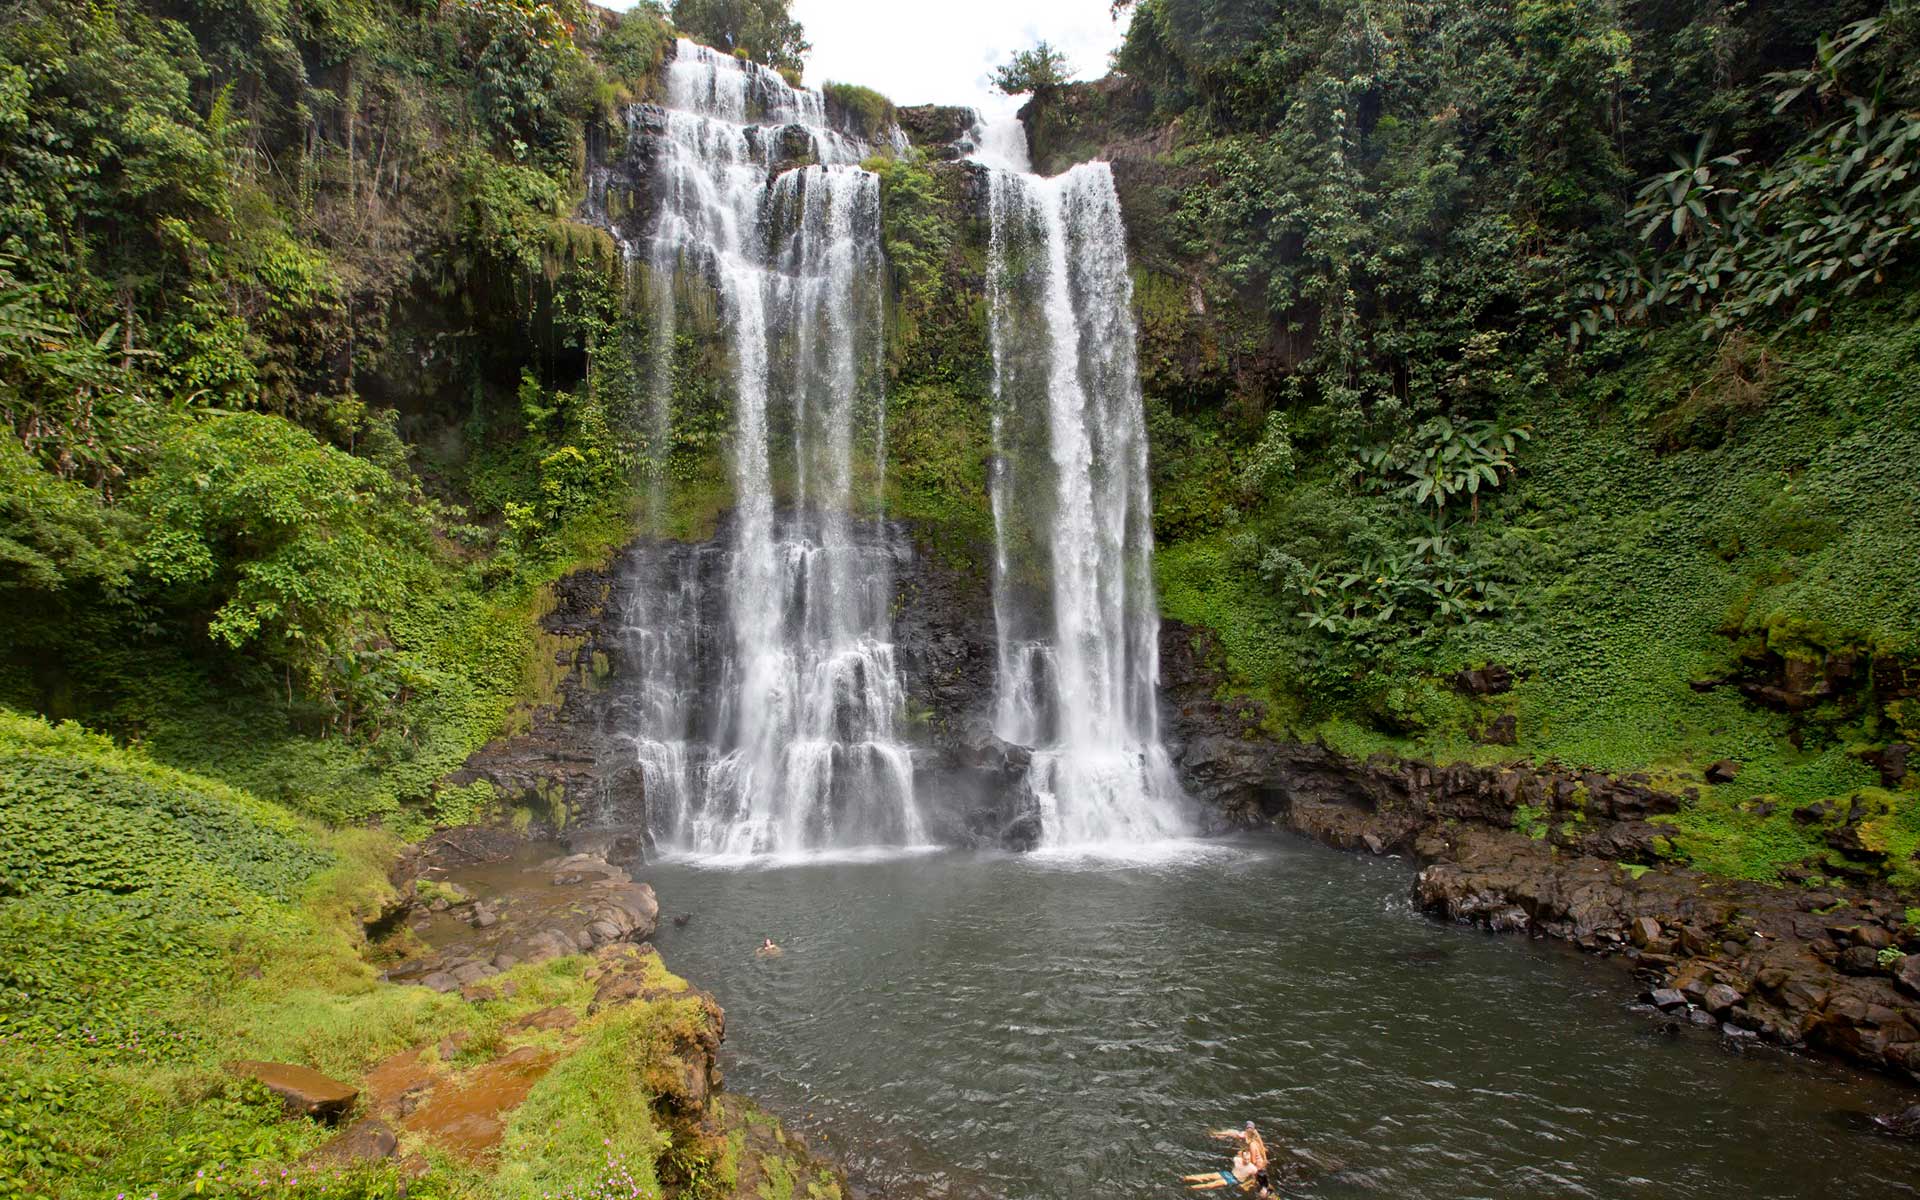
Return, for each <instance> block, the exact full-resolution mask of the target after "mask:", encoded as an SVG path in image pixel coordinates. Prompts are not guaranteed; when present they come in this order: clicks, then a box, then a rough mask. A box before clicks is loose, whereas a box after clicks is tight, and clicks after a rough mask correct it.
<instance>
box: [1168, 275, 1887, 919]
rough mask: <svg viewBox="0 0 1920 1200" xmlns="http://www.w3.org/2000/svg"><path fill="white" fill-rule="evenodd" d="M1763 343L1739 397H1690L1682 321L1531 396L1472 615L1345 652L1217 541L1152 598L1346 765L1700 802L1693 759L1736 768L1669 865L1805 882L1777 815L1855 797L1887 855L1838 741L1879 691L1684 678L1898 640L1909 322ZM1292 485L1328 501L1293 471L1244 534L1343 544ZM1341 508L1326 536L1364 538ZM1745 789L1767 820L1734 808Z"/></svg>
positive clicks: (1248, 562)
mask: <svg viewBox="0 0 1920 1200" xmlns="http://www.w3.org/2000/svg"><path fill="white" fill-rule="evenodd" d="M1768 354H1769V355H1770V356H1771V358H1770V360H1769V361H1770V364H1771V365H1770V368H1769V369H1770V371H1771V372H1772V373H1771V375H1770V378H1769V382H1768V386H1767V389H1766V392H1765V395H1764V397H1763V398H1761V399H1757V400H1756V399H1754V397H1753V396H1752V395H1751V394H1750V393H1749V392H1742V393H1739V395H1738V397H1737V399H1729V400H1725V401H1715V400H1714V399H1713V397H1714V396H1715V395H1716V388H1720V387H1721V385H1722V383H1723V382H1724V381H1722V380H1720V378H1719V374H1718V373H1719V372H1722V371H1723V370H1724V369H1725V363H1724V362H1723V361H1721V359H1720V358H1717V357H1716V352H1715V350H1714V348H1713V347H1711V346H1703V345H1702V344H1701V343H1700V342H1699V341H1698V340H1697V338H1696V337H1695V334H1694V333H1693V331H1690V330H1689V331H1681V332H1677V333H1675V334H1672V335H1669V336H1668V337H1666V338H1665V339H1663V340H1662V341H1661V342H1660V343H1658V344H1657V345H1656V347H1655V348H1654V350H1653V352H1651V353H1646V354H1636V355H1634V356H1633V357H1632V359H1631V365H1629V366H1627V367H1624V368H1621V369H1619V370H1615V371H1612V372H1609V373H1602V374H1600V375H1597V376H1596V377H1594V378H1592V379H1591V380H1589V381H1588V382H1587V383H1585V384H1584V385H1582V386H1581V387H1580V388H1579V389H1578V391H1576V392H1575V393H1573V394H1571V395H1567V396H1551V397H1546V398H1543V399H1539V400H1536V401H1534V402H1531V406H1530V407H1529V409H1528V411H1526V412H1525V413H1524V414H1522V415H1523V416H1524V417H1525V419H1526V420H1527V421H1528V422H1529V423H1530V424H1531V426H1532V431H1533V437H1532V441H1531V442H1530V443H1529V444H1528V446H1527V447H1526V449H1525V451H1524V455H1523V458H1522V462H1523V470H1522V472H1521V474H1520V475H1519V476H1518V477H1517V478H1516V479H1515V480H1514V481H1513V483H1512V484H1511V485H1510V487H1509V489H1508V491H1507V494H1506V495H1504V496H1503V497H1501V498H1500V500H1499V501H1498V502H1497V504H1493V505H1490V506H1489V509H1488V512H1487V514H1486V516H1485V518H1484V519H1483V523H1482V524H1481V525H1480V526H1479V527H1477V528H1475V529H1474V530H1473V531H1472V532H1471V534H1470V548H1469V553H1470V555H1471V558H1472V560H1473V563H1474V568H1475V569H1476V570H1479V571H1482V572H1484V573H1486V574H1487V575H1488V576H1490V577H1493V578H1498V579H1501V580H1505V581H1508V583H1507V590H1508V596H1509V600H1508V602H1507V603H1506V604H1505V605H1504V606H1503V607H1502V608H1501V609H1500V610H1498V611H1496V612H1495V613H1494V614H1492V615H1490V616H1487V617H1485V618H1483V619H1480V620H1478V621H1474V622H1471V623H1467V624H1453V625H1423V624H1422V623H1420V622H1403V623H1402V624H1400V625H1398V626H1396V627H1393V628H1389V629H1386V630H1384V631H1383V632H1382V633H1381V634H1380V636H1379V637H1378V638H1377V639H1376V640H1375V641H1374V642H1372V643H1371V644H1370V646H1369V647H1368V648H1367V649H1366V650H1365V652H1364V653H1362V652H1359V651H1355V652H1353V653H1351V654H1345V655H1343V653H1342V652H1341V651H1339V650H1338V648H1337V647H1336V648H1333V649H1329V642H1330V639H1329V638H1327V637H1324V636H1321V635H1319V634H1316V633H1315V632H1313V631H1311V630H1309V629H1307V628H1306V627H1305V624H1304V622H1303V621H1302V620H1301V619H1300V618H1298V617H1296V616H1295V615H1294V613H1293V610H1294V609H1296V608H1299V607H1301V605H1300V604H1299V603H1298V602H1296V598H1295V597H1292V596H1291V595H1288V594H1285V593H1284V592H1283V590H1282V589H1280V588H1279V587H1277V586H1275V585H1274V584H1272V583H1269V582H1268V580H1267V579H1265V578H1263V577H1262V575H1261V572H1260V569H1259V564H1258V562H1257V561H1255V560H1253V559H1251V558H1250V557H1249V555H1247V554H1246V553H1244V552H1243V551H1241V550H1239V549H1238V548H1237V547H1236V545H1235V534H1234V531H1233V528H1232V527H1231V526H1229V527H1228V529H1227V530H1225V531H1216V532H1213V533H1200V534H1196V535H1193V536H1190V537H1187V538H1184V539H1182V540H1179V541H1175V542H1173V543H1172V544H1169V545H1166V546H1164V547H1163V548H1162V549H1161V551H1160V557H1159V567H1158V578H1159V582H1160V595H1161V602H1162V605H1163V608H1164V610H1165V611H1166V612H1167V613H1168V614H1169V615H1170V616H1172V617H1175V618H1178V619H1181V620H1184V621H1188V622H1192V623H1194V624H1199V625H1203V626H1206V627H1208V628H1210V629H1212V630H1214V631H1215V632H1216V633H1217V635H1218V643H1219V648H1220V653H1221V654H1222V656H1223V658H1224V663H1225V665H1226V666H1227V667H1228V670H1229V675H1230V677H1231V678H1232V679H1233V680H1234V681H1235V686H1236V687H1238V688H1241V689H1243V690H1245V691H1247V692H1250V693H1251V694H1253V695H1256V696H1259V697H1261V698H1263V699H1266V700H1268V701H1269V702H1270V704H1271V706H1272V710H1273V712H1274V713H1275V714H1276V716H1275V720H1276V722H1278V723H1281V724H1284V725H1285V726H1286V727H1287V728H1288V729H1289V730H1290V731H1291V732H1292V733H1293V734H1295V735H1297V736H1304V737H1318V738H1324V739H1325V740H1326V741H1327V742H1328V743H1329V744H1331V745H1333V746H1334V747H1335V748H1337V749H1340V750H1342V751H1344V752H1348V753H1353V754H1356V755H1366V754H1371V753H1375V752H1381V751H1385V752H1391V753H1398V754H1406V755H1416V756H1420V757H1424V758H1429V759H1434V760H1438V761H1472V762H1493V761H1510V760H1512V759H1515V758H1525V759H1530V760H1532V761H1535V762H1559V763H1563V764H1567V765H1576V766H1581V767H1590V768H1597V769H1601V770H1608V771H1616V772H1631V771H1651V772H1653V773H1654V774H1655V775H1657V776H1659V777H1661V778H1662V779H1663V780H1665V781H1668V782H1670V783H1671V784H1673V785H1674V786H1699V785H1700V772H1701V771H1702V769H1703V768H1704V767H1706V766H1707V765H1708V764H1710V763H1713V762H1715V761H1718V760H1720V759H1732V760H1734V761H1735V762H1737V763H1738V764H1740V767H1741V770H1740V772H1739V775H1738V777H1737V778H1736V779H1734V780H1733V781H1732V782H1730V783H1727V784H1723V785H1720V786H1718V787H1711V788H1707V787H1702V788H1701V794H1702V795H1703V797H1704V799H1703V800H1702V801H1701V802H1700V804H1699V805H1698V806H1697V807H1696V808H1695V809H1693V810H1691V811H1689V812H1687V813H1683V814H1682V815H1681V817H1680V818H1679V821H1678V825H1677V829H1676V834H1675V836H1674V837H1673V838H1672V839H1671V844H1672V851H1673V853H1674V855H1675V856H1676V857H1680V858H1684V859H1687V860H1689V861H1692V862H1694V863H1695V864H1696V865H1699V866H1701V867H1703V868H1705V869H1708V870H1712V871H1716V872H1719V873H1723V874H1730V875H1739V876H1743V877H1750V878H1765V879H1771V878H1777V877H1778V873H1779V870H1780V869H1781V868H1782V867H1786V866H1789V865H1793V864H1802V863H1804V864H1810V869H1812V870H1814V871H1816V872H1817V871H1819V870H1820V866H1819V864H1820V863H1822V862H1823V861H1825V859H1826V857H1827V856H1828V855H1829V854H1830V853H1831V851H1830V848H1829V846H1828V845H1827V843H1826V841H1825V840H1824V827H1822V826H1818V825H1813V826H1809V825H1806V824H1804V823H1800V824H1796V823H1795V822H1793V820H1792V818H1791V817H1790V816H1789V815H1787V814H1788V813H1789V812H1790V811H1791V810H1792V809H1793V808H1795V807H1801V806H1804V805H1805V804H1807V803H1809V802H1811V801H1816V800H1823V799H1824V800H1830V801H1834V802H1835V803H1836V804H1837V805H1838V806H1839V807H1841V808H1844V807H1845V806H1846V804H1847V803H1848V801H1849V798H1851V797H1854V796H1866V797H1872V796H1875V795H1879V796H1884V797H1885V801H1884V802H1885V804H1886V805H1887V806H1889V808H1890V812H1889V813H1888V814H1885V815H1883V816H1882V817H1881V818H1880V819H1879V821H1878V822H1877V823H1873V824H1872V825H1871V826H1870V827H1871V828H1874V829H1884V830H1885V831H1886V832H1885V833H1884V834H1883V835H1876V834H1872V833H1868V834H1864V835H1863V836H1866V837H1873V836H1884V837H1885V838H1887V839H1889V844H1890V845H1894V844H1895V843H1897V842H1898V839H1897V837H1896V831H1897V830H1901V829H1904V828H1905V824H1906V822H1908V821H1911V820H1914V819H1915V818H1914V817H1913V816H1912V815H1911V814H1912V813H1913V812H1914V810H1916V809H1920V798H1916V797H1915V795H1914V793H1913V791H1912V785H1911V784H1909V785H1908V787H1907V789H1906V790H1903V791H1900V792H1895V793H1876V792H1875V791H1873V787H1874V785H1876V784H1878V782H1879V779H1878V774H1877V771H1876V770H1875V769H1874V768H1872V767H1871V766H1869V765H1868V764H1867V763H1865V762H1863V761H1862V759H1861V758H1860V757H1859V754H1858V752H1859V751H1860V750H1862V749H1865V748H1867V747H1871V746H1874V745H1879V744H1884V743H1886V742H1888V741H1893V740H1898V739H1899V738H1901V737H1902V736H1904V735H1906V734H1907V733H1909V732H1910V731H1909V730H1907V728H1906V727H1905V725H1904V724H1902V723H1901V720H1902V719H1901V718H1900V716H1899V713H1900V712H1901V711H1902V710H1901V709H1900V707H1899V703H1898V702H1896V703H1894V704H1891V705H1884V706H1878V707H1876V704H1875V703H1874V702H1870V701H1869V702H1862V701H1860V700H1859V699H1857V698H1856V699H1854V700H1852V701H1851V702H1848V703H1845V704H1842V703H1836V702H1834V701H1826V702H1821V703H1819V704H1816V705H1815V706H1813V707H1811V708H1810V709H1808V710H1807V711H1805V712H1802V713H1799V714H1793V715H1789V714H1787V713H1782V712H1775V711H1769V710H1767V709H1764V708H1761V707H1758V706H1756V705H1755V704H1753V703H1752V702H1750V701H1749V700H1748V699H1746V698H1745V697H1744V696H1742V695H1741V694H1740V692H1739V691H1738V690H1737V689H1736V688H1734V687H1731V686H1722V687H1718V688H1714V689H1711V690H1704V691H1703V690H1698V689H1696V687H1695V686H1692V685H1694V684H1696V683H1698V682H1699V681H1703V680H1713V679H1720V678H1725V677H1727V676H1729V675H1735V674H1737V673H1738V672H1739V671H1740V670H1741V669H1742V665H1743V657H1744V660H1745V661H1752V660H1753V659H1754V658H1755V657H1756V656H1758V655H1761V654H1764V653H1768V652H1770V653H1772V654H1773V655H1776V656H1778V657H1780V658H1792V657H1796V656H1798V657H1812V658H1815V659H1816V660H1817V659H1818V658H1819V657H1820V656H1822V655H1826V654H1835V653H1842V654H1844V653H1852V654H1857V655H1860V656H1862V657H1863V659H1864V658H1866V657H1871V656H1874V655H1903V656H1909V657H1910V656H1912V655H1914V654H1915V652H1916V651H1920V642H1917V641H1916V638H1917V637H1920V573H1917V572H1916V571H1915V564H1914V557H1913V548H1914V547H1915V546H1917V545H1920V506H1916V505H1915V504H1913V503H1912V502H1911V498H1912V497H1913V496H1914V495H1915V494H1916V488H1917V487H1920V467H1917V466H1916V464H1920V393H1916V392H1915V391H1914V390H1913V389H1912V387H1911V384H1910V380H1911V378H1912V377H1913V373H1914V371H1915V370H1916V369H1920V323H1916V322H1915V321H1914V320H1913V318H1912V316H1911V314H1909V313H1905V312H1904V311H1903V310H1901V309H1900V307H1899V304H1898V303H1897V302H1888V303H1884V304H1881V305H1878V306H1871V307H1870V306H1856V308H1854V309H1853V310H1851V311H1850V312H1848V313H1847V314H1846V315H1845V316H1844V318H1843V319H1841V320H1840V321H1838V322H1837V323H1836V325H1835V326H1834V327H1833V328H1831V329H1829V330H1825V331H1822V332H1819V333H1809V334H1801V335H1797V336H1795V337H1793V338H1791V339H1788V340H1785V341H1783V342H1782V343H1781V344H1779V345H1776V346H1774V347H1771V348H1770V349H1769V350H1768ZM1722 357H1724V356H1722ZM1316 495H1322V496H1325V495H1332V496H1334V497H1335V498H1336V499H1337V497H1338V487H1337V485H1331V484H1330V483H1329V476H1328V474H1327V470H1326V464H1324V463H1322V464H1314V463H1311V462H1309V463H1307V464H1305V465H1304V466H1303V468H1302V472H1301V474H1300V475H1298V476H1297V477H1295V478H1294V479H1293V480H1292V481H1291V482H1289V483H1288V484H1287V485H1286V487H1285V488H1283V489H1282V491H1281V494H1280V496H1279V498H1278V500H1277V501H1276V502H1275V503H1274V505H1273V507H1272V509H1271V511H1270V514H1269V516H1268V518H1267V519H1269V520H1272V519H1276V518H1275V517H1274V516H1273V515H1272V514H1283V515H1284V514H1291V515H1292V517H1293V518H1295V520H1296V530H1297V529H1298V528H1301V527H1304V528H1306V529H1308V531H1309V533H1308V534H1301V535H1299V536H1301V537H1307V536H1310V535H1311V532H1312V531H1313V530H1314V529H1315V528H1317V526H1316V525H1315V522H1317V521H1319V522H1324V523H1325V524H1326V526H1327V527H1328V528H1330V529H1336V530H1337V529H1340V528H1341V526H1339V525H1338V524H1337V522H1336V520H1335V518H1334V517H1327V516H1324V514H1323V509H1325V508H1326V507H1328V506H1327V505H1325V504H1323V503H1322V502H1321V501H1320V500H1317V499H1316V498H1315V497H1316ZM1336 507H1337V506H1336ZM1360 507H1362V506H1361V505H1359V503H1358V502H1357V501H1356V502H1354V504H1353V506H1352V508H1351V509H1350V510H1348V511H1345V512H1339V513H1338V514H1337V516H1338V520H1343V521H1347V522H1349V524H1353V523H1358V522H1361V521H1363V520H1364V519H1365V518H1364V517H1363V516H1354V515H1353V513H1354V512H1356V511H1358V510H1359V508H1360ZM1296 544H1299V543H1298V541H1296ZM1487 663H1499V664H1503V665H1505V666H1507V667H1509V668H1511V669H1512V670H1513V671H1514V672H1515V674H1516V676H1517V677H1518V680H1517V683H1516V685H1515V687H1514V688H1513V690H1512V691H1511V692H1510V693H1508V694H1505V695H1500V696H1493V697H1488V698H1486V699H1482V700H1475V699H1472V698H1470V697H1467V696H1465V695H1462V694H1460V693H1459V692H1457V691H1456V690H1455V689H1454V688H1453V687H1452V685H1451V682H1450V676H1451V675H1452V674H1453V673H1455V672H1457V671H1460V670H1462V669H1465V668H1469V667H1476V666H1480V665H1483V664H1487ZM1855 695H1856V697H1857V696H1858V692H1856V693H1855ZM1882 712H1884V713H1885V715H1884V716H1883V715H1881V713H1882ZM1503 713H1510V714H1512V715H1513V716H1515V717H1516V719H1517V722H1518V732H1519V740H1518V744H1517V745H1515V746H1512V747H1506V746H1497V745H1486V744H1482V743H1480V742H1478V741H1476V740H1475V739H1474V733H1475V731H1476V730H1477V729H1479V728H1480V727H1482V726H1483V725H1484V724H1485V723H1486V722H1488V721H1490V720H1491V719H1492V718H1493V717H1494V716H1497V715H1499V714H1503ZM1862 789H1867V790H1866V791H1863V790H1862ZM1760 800H1765V801H1768V802H1770V803H1771V804H1772V805H1773V812H1772V815H1768V816H1758V815H1756V813H1757V812H1759V811H1760V808H1759V807H1758V806H1756V805H1755V804H1754V803H1752V802H1755V801H1760ZM1873 802H1874V803H1881V801H1879V800H1874V801H1873ZM1899 836H1904V835H1899ZM1898 844H1904V843H1898ZM1884 858H1885V862H1884V864H1883V870H1884V871H1885V873H1887V874H1889V875H1891V876H1892V878H1893V879H1894V880H1895V881H1896V882H1902V883H1912V882H1914V881H1913V880H1912V879H1911V878H1910V876H1911V874H1912V868H1911V864H1910V863H1909V862H1908V861H1907V858H1906V856H1905V855H1903V854H1900V853H1898V852H1897V846H1896V849H1894V850H1890V851H1889V852H1888V853H1887V854H1886V855H1885V856H1884Z"/></svg>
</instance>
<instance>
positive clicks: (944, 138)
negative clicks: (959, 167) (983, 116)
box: [894, 104, 974, 161]
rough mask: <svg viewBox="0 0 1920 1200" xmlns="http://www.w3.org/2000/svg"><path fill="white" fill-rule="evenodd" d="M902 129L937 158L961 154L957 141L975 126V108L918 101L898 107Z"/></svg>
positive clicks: (949, 159)
mask: <svg viewBox="0 0 1920 1200" xmlns="http://www.w3.org/2000/svg"><path fill="white" fill-rule="evenodd" d="M894 115H895V118H896V119H897V120H898V121H899V122H900V129H901V131H902V132H903V133H905V134H906V135H907V137H908V138H909V139H911V140H912V142H913V144H914V145H915V146H918V147H919V148H921V149H922V150H924V151H925V152H926V154H927V157H929V158H931V159H934V160H935V161H951V160H953V159H956V158H959V157H960V154H961V151H960V148H959V147H958V146H956V145H955V143H956V142H959V141H960V140H961V139H963V138H965V137H966V136H967V134H968V133H969V132H970V131H971V130H972V129H973V119H974V112H973V110H972V109H970V108H961V107H958V106H955V105H948V104H916V105H914V106H912V107H910V108H902V109H897V110H895V114H894Z"/></svg>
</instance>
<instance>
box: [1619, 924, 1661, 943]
mask: <svg viewBox="0 0 1920 1200" xmlns="http://www.w3.org/2000/svg"><path fill="white" fill-rule="evenodd" d="M1660 935H1661V929H1660V922H1658V921H1656V920H1654V919H1653V918H1652V917H1635V918H1634V919H1633V921H1632V922H1631V923H1630V924H1629V925H1628V926H1627V936H1628V937H1630V938H1632V939H1633V944H1634V945H1636V946H1638V947H1640V948H1641V949H1642V950H1645V949H1646V948H1647V947H1648V946H1651V945H1653V944H1654V943H1655V942H1658V941H1659V940H1660Z"/></svg>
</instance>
